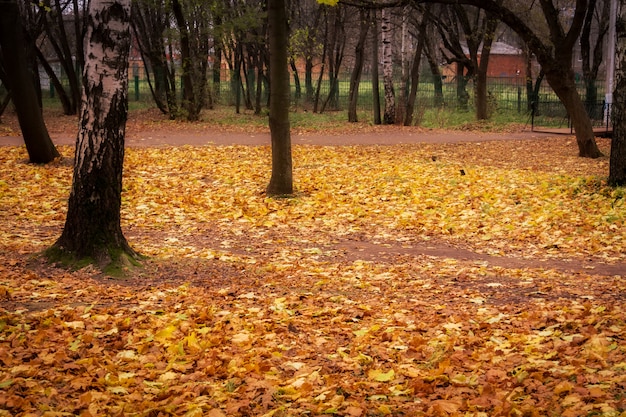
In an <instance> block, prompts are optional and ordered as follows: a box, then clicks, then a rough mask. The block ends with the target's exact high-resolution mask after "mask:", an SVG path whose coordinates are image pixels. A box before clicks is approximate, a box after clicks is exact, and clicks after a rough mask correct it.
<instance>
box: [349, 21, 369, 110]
mask: <svg viewBox="0 0 626 417" xmlns="http://www.w3.org/2000/svg"><path fill="white" fill-rule="evenodd" d="M369 14H370V11H369V10H365V9H360V10H359V16H360V26H359V28H360V29H359V39H358V41H357V43H356V46H355V50H354V56H355V57H354V68H353V69H352V74H351V75H350V91H349V93H348V95H349V100H348V121H349V122H358V121H359V118H358V116H357V102H358V98H359V84H360V83H361V74H362V73H363V62H364V61H365V41H367V32H368V29H369V24H370V22H369V20H370V18H369Z"/></svg>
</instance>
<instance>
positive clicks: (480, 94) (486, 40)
mask: <svg viewBox="0 0 626 417" xmlns="http://www.w3.org/2000/svg"><path fill="white" fill-rule="evenodd" d="M497 28H498V20H497V19H496V18H494V17H493V16H492V15H491V14H490V13H485V17H484V33H483V46H482V50H481V53H480V62H479V63H478V68H477V69H476V119H477V120H487V119H489V117H490V116H491V115H490V114H489V113H490V112H489V100H488V99H489V94H488V92H487V70H488V68H489V57H490V55H491V45H492V43H493V40H494V38H495V33H496V29H497Z"/></svg>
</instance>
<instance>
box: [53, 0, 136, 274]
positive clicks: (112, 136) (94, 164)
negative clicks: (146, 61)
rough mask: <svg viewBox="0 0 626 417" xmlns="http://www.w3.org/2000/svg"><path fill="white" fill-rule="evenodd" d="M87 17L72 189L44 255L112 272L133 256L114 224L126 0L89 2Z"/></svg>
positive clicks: (123, 109) (122, 124)
mask: <svg viewBox="0 0 626 417" xmlns="http://www.w3.org/2000/svg"><path fill="white" fill-rule="evenodd" d="M87 19H88V21H87V33H86V36H85V68H84V70H83V92H82V98H81V117H80V125H79V131H78V137H77V141H76V151H75V160H74V176H73V183H72V190H71V193H70V197H69V201H68V211H67V217H66V220H65V227H64V229H63V233H62V235H61V237H60V238H59V239H58V240H57V242H56V243H55V245H54V246H53V247H52V248H51V249H49V250H48V252H47V254H48V258H49V259H50V260H52V261H61V262H63V263H67V264H70V265H71V264H80V263H82V262H84V261H87V262H88V263H94V264H96V265H97V266H99V267H100V268H101V269H103V270H104V271H105V272H107V273H116V272H119V269H118V268H120V267H123V265H124V264H125V263H127V262H128V261H129V260H135V259H137V254H136V253H135V252H134V251H133V250H132V249H131V248H130V246H129V244H128V242H127V241H126V238H125V237H124V235H123V233H122V229H121V226H120V209H121V193H122V166H123V160H124V134H125V129H126V119H127V114H128V53H129V48H130V0H92V1H91V3H90V5H89V13H88V17H87Z"/></svg>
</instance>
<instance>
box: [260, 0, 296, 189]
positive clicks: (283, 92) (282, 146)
mask: <svg viewBox="0 0 626 417" xmlns="http://www.w3.org/2000/svg"><path fill="white" fill-rule="evenodd" d="M267 20H268V26H269V27H268V33H269V48H270V115H269V124H270V132H271V137H272V177H271V178H270V183H269V185H268V186H267V190H266V191H267V194H268V195H270V196H277V195H288V194H292V193H293V172H292V159H291V131H290V125H289V103H290V96H291V94H290V86H289V67H288V64H289V61H288V60H289V53H288V48H287V42H288V40H289V36H288V29H287V12H286V10H285V0H268V2H267Z"/></svg>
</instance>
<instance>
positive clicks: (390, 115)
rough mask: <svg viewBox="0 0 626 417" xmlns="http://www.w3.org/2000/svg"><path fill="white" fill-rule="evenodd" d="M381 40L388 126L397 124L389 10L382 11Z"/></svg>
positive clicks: (385, 118) (386, 121)
mask: <svg viewBox="0 0 626 417" xmlns="http://www.w3.org/2000/svg"><path fill="white" fill-rule="evenodd" d="M381 35H382V36H381V39H382V55H383V84H384V88H385V115H384V121H385V123H386V124H393V123H395V119H396V112H395V109H396V95H395V91H394V88H393V48H392V37H393V31H392V28H391V16H390V12H389V10H387V9H383V10H382V14H381Z"/></svg>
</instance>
